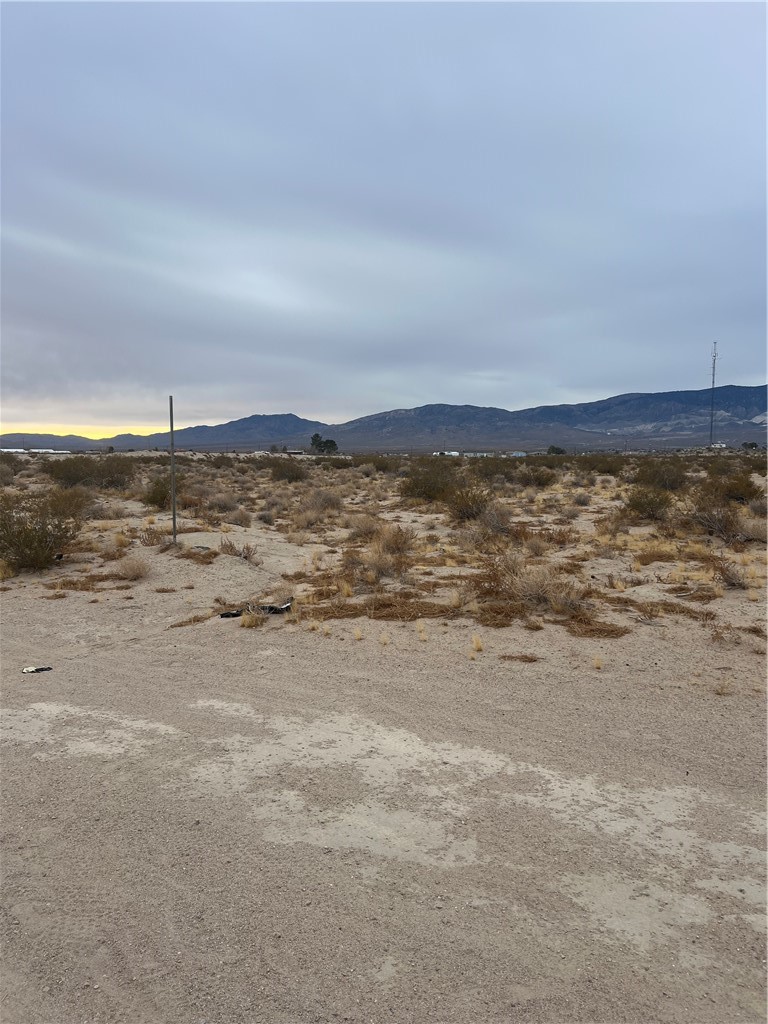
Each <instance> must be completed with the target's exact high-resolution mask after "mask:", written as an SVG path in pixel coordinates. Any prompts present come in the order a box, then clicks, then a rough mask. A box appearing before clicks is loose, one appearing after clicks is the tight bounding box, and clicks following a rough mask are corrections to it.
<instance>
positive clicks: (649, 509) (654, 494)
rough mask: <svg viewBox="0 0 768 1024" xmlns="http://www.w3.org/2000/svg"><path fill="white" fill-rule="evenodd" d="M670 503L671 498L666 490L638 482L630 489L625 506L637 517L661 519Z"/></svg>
mask: <svg viewBox="0 0 768 1024" xmlns="http://www.w3.org/2000/svg"><path fill="white" fill-rule="evenodd" d="M671 505H672V498H671V497H670V495H669V493H668V492H667V491H660V490H658V488H656V487H643V486H642V485H640V484H638V485H636V486H635V487H633V488H632V489H631V490H630V492H629V495H628V497H627V501H626V506H625V507H626V509H627V511H628V512H629V513H630V514H631V515H634V516H636V517H637V518H638V519H652V520H662V519H666V517H667V515H668V513H669V510H670V507H671Z"/></svg>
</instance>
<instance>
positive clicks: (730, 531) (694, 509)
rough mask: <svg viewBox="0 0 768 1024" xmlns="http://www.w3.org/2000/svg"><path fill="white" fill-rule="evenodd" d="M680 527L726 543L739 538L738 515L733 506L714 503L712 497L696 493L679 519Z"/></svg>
mask: <svg viewBox="0 0 768 1024" xmlns="http://www.w3.org/2000/svg"><path fill="white" fill-rule="evenodd" d="M679 525H680V526H681V527H683V528H684V527H686V526H687V527H693V528H694V529H696V530H703V531H704V532H705V533H708V534H712V535H714V536H715V537H719V538H720V539H721V540H724V541H725V542H726V543H728V542H730V541H733V540H734V539H736V538H737V537H738V536H739V533H740V522H739V514H738V512H737V510H736V508H734V506H733V505H731V504H729V503H727V502H720V503H718V502H716V501H713V500H712V495H711V494H707V492H705V491H697V492H696V493H695V494H694V495H692V497H691V501H690V502H689V503H688V505H687V506H686V508H685V509H684V510H683V511H682V513H681V515H680V517H679Z"/></svg>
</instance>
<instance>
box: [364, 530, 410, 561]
mask: <svg viewBox="0 0 768 1024" xmlns="http://www.w3.org/2000/svg"><path fill="white" fill-rule="evenodd" d="M415 542H416V531H415V530H414V529H412V528H411V527H409V526H397V525H393V524H391V523H385V524H384V525H383V526H380V527H379V530H378V531H377V533H376V534H375V536H374V537H373V544H375V545H376V546H377V547H378V548H380V549H381V550H382V551H385V552H387V554H391V555H401V556H406V555H409V554H410V553H411V551H412V550H413V545H414V544H415Z"/></svg>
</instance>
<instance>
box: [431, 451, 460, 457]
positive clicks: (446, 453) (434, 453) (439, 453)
mask: <svg viewBox="0 0 768 1024" xmlns="http://www.w3.org/2000/svg"><path fill="white" fill-rule="evenodd" d="M432 454H433V455H453V456H455V457H458V456H459V455H460V454H461V452H432Z"/></svg>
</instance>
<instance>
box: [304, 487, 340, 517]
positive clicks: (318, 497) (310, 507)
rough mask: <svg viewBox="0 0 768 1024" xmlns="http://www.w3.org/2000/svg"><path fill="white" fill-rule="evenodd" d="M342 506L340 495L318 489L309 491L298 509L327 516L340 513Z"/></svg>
mask: <svg viewBox="0 0 768 1024" xmlns="http://www.w3.org/2000/svg"><path fill="white" fill-rule="evenodd" d="M343 504H344V503H343V501H342V499H341V495H339V494H337V493H336V492H335V491H328V490H324V489H323V488H318V489H317V490H314V491H310V493H309V494H308V495H307V497H306V498H305V499H304V501H303V502H302V503H301V506H300V508H301V509H302V510H306V511H313V512H318V513H320V514H322V515H328V514H330V513H333V512H340V511H341V508H342V505H343Z"/></svg>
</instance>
